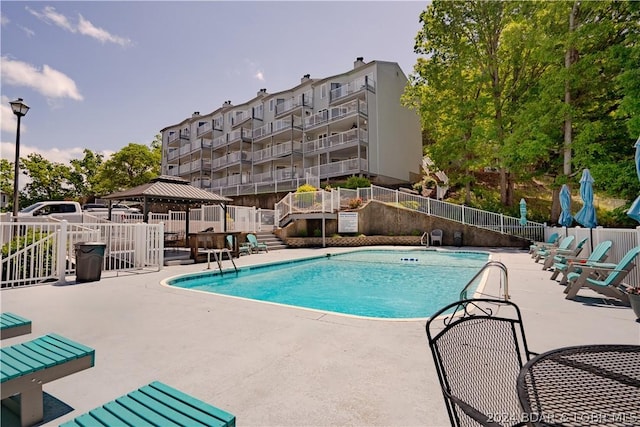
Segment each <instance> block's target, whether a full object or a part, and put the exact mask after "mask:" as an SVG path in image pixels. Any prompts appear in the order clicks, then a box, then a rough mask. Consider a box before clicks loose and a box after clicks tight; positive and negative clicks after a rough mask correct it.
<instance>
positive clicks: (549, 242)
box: [529, 233, 560, 258]
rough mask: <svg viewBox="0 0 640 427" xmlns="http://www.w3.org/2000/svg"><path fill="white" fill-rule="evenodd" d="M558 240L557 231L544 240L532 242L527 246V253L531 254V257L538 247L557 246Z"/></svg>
mask: <svg viewBox="0 0 640 427" xmlns="http://www.w3.org/2000/svg"><path fill="white" fill-rule="evenodd" d="M559 240H560V235H559V234H558V233H552V234H551V235H550V236H549V238H548V239H547V240H546V241H545V242H533V243H532V244H531V245H530V246H529V253H530V254H531V258H533V257H534V256H535V255H534V254H535V253H536V251H537V250H538V249H544V248H550V247H554V246H558V241H559Z"/></svg>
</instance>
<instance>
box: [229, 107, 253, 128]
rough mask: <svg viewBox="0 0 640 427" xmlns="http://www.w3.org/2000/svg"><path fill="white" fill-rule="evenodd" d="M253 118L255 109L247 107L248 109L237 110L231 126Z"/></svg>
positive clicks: (232, 116) (233, 115) (232, 117)
mask: <svg viewBox="0 0 640 427" xmlns="http://www.w3.org/2000/svg"><path fill="white" fill-rule="evenodd" d="M252 118H253V109H252V108H247V109H246V110H242V111H236V112H235V113H234V114H232V115H231V127H232V128H234V127H237V126H240V125H242V124H244V123H247V122H248V121H249V120H251V119H252Z"/></svg>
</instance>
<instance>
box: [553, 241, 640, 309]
mask: <svg viewBox="0 0 640 427" xmlns="http://www.w3.org/2000/svg"><path fill="white" fill-rule="evenodd" d="M638 254H640V246H636V247H635V248H633V249H631V250H630V251H629V252H627V253H626V254H625V256H623V257H622V259H621V260H620V262H619V263H618V264H617V265H616V266H615V267H613V268H611V267H609V266H603V265H602V264H598V263H595V264H592V265H590V266H585V267H581V268H582V272H581V273H569V274H568V276H567V279H568V282H569V283H568V284H567V287H566V288H565V290H564V292H565V293H566V294H567V297H566V298H567V299H574V298H575V297H576V295H577V294H578V291H579V290H580V289H581V288H583V287H585V288H589V289H592V290H594V291H596V292H598V293H599V294H602V295H606V296H609V297H612V298H617V299H619V300H620V301H622V302H624V303H627V304H629V295H628V294H627V292H626V286H625V285H623V284H622V281H623V280H624V278H625V277H627V275H628V274H629V272H630V271H631V270H632V269H633V267H634V266H635V264H634V263H633V261H634V260H635V259H636V257H637V256H638Z"/></svg>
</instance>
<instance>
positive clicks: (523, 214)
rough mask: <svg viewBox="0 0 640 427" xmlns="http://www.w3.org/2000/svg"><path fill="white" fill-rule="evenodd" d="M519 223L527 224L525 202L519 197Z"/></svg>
mask: <svg viewBox="0 0 640 427" xmlns="http://www.w3.org/2000/svg"><path fill="white" fill-rule="evenodd" d="M520 225H521V226H523V227H524V226H525V225H527V202H526V201H525V200H524V199H520Z"/></svg>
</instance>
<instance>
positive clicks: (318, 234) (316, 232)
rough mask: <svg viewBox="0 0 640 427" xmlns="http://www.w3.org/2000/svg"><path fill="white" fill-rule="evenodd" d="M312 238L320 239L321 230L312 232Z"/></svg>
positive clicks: (317, 229)
mask: <svg viewBox="0 0 640 427" xmlns="http://www.w3.org/2000/svg"><path fill="white" fill-rule="evenodd" d="M313 237H322V230H320V229H319V228H316V229H315V230H313Z"/></svg>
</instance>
